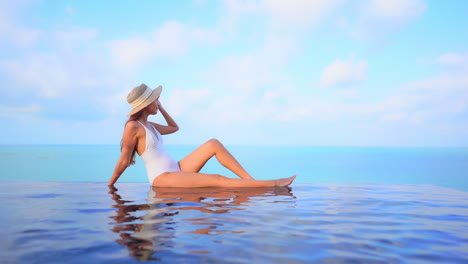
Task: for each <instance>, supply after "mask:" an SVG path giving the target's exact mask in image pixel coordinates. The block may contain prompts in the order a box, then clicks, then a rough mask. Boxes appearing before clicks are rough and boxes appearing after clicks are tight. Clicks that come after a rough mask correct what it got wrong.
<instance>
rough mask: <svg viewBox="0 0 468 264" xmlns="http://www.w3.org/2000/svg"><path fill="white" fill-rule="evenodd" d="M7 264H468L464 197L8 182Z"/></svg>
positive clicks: (312, 188)
mask: <svg viewBox="0 0 468 264" xmlns="http://www.w3.org/2000/svg"><path fill="white" fill-rule="evenodd" d="M0 199H1V202H2V207H1V208H2V213H1V215H0V234H1V237H2V239H1V240H0V259H1V262H2V263H41V264H42V263H137V262H141V261H150V262H164V263H200V262H201V263H467V261H468V251H467V249H468V193H467V192H463V191H458V190H454V189H450V188H444V187H438V186H434V185H420V184H417V185H415V184H399V185H391V184H314V185H312V184H297V183H295V184H293V185H292V186H291V187H283V188H250V189H249V188H237V189H226V188H196V189H182V188H150V187H149V186H148V184H146V183H118V184H116V187H115V188H109V187H107V186H106V184H105V182H45V181H0Z"/></svg>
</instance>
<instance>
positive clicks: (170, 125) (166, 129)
mask: <svg viewBox="0 0 468 264" xmlns="http://www.w3.org/2000/svg"><path fill="white" fill-rule="evenodd" d="M158 104H159V112H161V114H162V115H163V117H164V119H166V122H167V126H164V125H160V124H157V123H153V122H151V123H152V124H153V125H154V126H155V127H156V129H157V130H158V131H159V133H161V135H167V134H172V133H174V132H177V131H178V130H179V126H178V125H177V123H176V122H175V121H174V119H172V117H171V116H170V115H169V113H168V112H167V111H166V109H164V107H162V105H161V103H158Z"/></svg>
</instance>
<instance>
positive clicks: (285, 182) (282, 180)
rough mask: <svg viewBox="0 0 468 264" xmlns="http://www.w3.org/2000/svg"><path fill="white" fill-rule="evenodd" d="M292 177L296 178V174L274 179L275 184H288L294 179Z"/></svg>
mask: <svg viewBox="0 0 468 264" xmlns="http://www.w3.org/2000/svg"><path fill="white" fill-rule="evenodd" d="M294 179H296V175H293V176H292V177H289V178H283V179H279V180H275V186H288V185H290V184H291V183H292V182H293V181H294Z"/></svg>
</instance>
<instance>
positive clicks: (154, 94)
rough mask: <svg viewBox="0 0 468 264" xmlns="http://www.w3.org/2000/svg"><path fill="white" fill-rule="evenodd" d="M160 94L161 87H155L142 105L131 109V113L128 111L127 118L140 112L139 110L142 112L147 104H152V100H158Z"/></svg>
mask: <svg viewBox="0 0 468 264" xmlns="http://www.w3.org/2000/svg"><path fill="white" fill-rule="evenodd" d="M161 92H162V86H161V85H159V86H158V87H156V88H155V89H154V90H153V91H152V92H151V94H150V96H148V98H147V99H146V100H145V101H144V102H143V103H142V104H140V105H139V106H137V107H135V108H133V109H132V111H130V113H128V114H127V116H131V115H134V114H136V113H138V112H140V111H141V110H143V109H144V108H145V107H147V106H148V105H149V104H151V103H152V102H154V100H156V99H158V97H159V96H160V95H161Z"/></svg>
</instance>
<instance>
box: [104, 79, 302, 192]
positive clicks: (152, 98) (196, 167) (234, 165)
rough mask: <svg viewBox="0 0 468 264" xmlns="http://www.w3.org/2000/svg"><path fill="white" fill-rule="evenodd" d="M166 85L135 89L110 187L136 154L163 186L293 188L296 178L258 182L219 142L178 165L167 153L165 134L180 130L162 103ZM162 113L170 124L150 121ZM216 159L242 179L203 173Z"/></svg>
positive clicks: (208, 144)
mask: <svg viewBox="0 0 468 264" xmlns="http://www.w3.org/2000/svg"><path fill="white" fill-rule="evenodd" d="M161 91H162V86H159V87H158V88H156V89H154V90H151V89H150V88H149V87H148V86H146V85H145V84H141V85H140V86H137V87H135V88H134V89H133V90H132V91H131V92H130V93H129V94H128V96H127V101H128V102H129V103H130V105H131V106H132V111H131V112H130V113H129V114H128V115H129V116H130V118H129V120H128V121H127V123H126V125H125V129H124V134H123V138H122V149H121V150H122V153H121V155H120V158H119V160H118V162H117V165H116V166H115V170H114V173H113V174H112V177H111V179H110V180H109V185H114V183H115V182H116V181H117V179H118V178H119V177H120V175H122V173H123V172H124V170H125V169H126V168H127V167H128V166H130V165H131V164H133V163H135V160H134V156H135V152H136V153H138V155H140V157H141V159H142V160H143V162H144V163H145V167H146V171H147V175H148V180H149V182H150V184H151V185H153V186H159V187H270V186H287V185H290V184H291V183H292V182H293V180H294V178H295V177H296V176H292V177H290V178H284V179H276V180H267V181H260V180H255V179H254V178H252V176H250V175H249V174H248V173H247V171H245V169H244V168H243V167H242V166H241V165H240V164H239V162H238V161H237V160H236V159H235V158H234V157H233V156H232V155H231V153H229V151H228V150H227V149H226V148H225V147H224V146H223V145H222V144H221V143H220V142H219V141H218V140H216V139H211V140H209V141H208V142H206V143H205V144H203V145H201V146H200V147H199V148H197V149H196V150H195V151H193V152H192V153H191V154H189V155H188V156H186V157H185V158H183V159H182V160H180V161H179V162H176V161H175V160H174V159H173V158H172V157H171V156H169V154H168V153H167V152H166V151H165V150H164V147H163V141H162V135H167V134H171V133H174V132H176V131H177V130H179V127H178V125H177V123H176V122H175V121H174V120H173V119H172V117H171V116H170V115H169V114H168V113H167V112H166V110H165V109H164V108H163V107H162V105H161V103H160V102H159V96H160V94H161ZM158 110H159V111H160V112H161V114H162V115H163V117H164V119H165V120H166V122H167V125H160V124H157V123H153V122H149V121H148V116H149V115H155V114H156V113H157V112H158ZM213 156H215V157H216V158H217V160H218V161H219V162H220V163H221V164H222V165H223V166H225V167H226V168H228V169H229V170H231V171H232V172H233V173H235V174H236V175H237V176H238V177H239V178H241V179H231V178H227V177H224V176H221V175H218V174H205V173H200V170H201V169H202V167H203V166H204V165H205V163H206V162H207V161H208V160H209V159H210V158H211V157H213Z"/></svg>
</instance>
